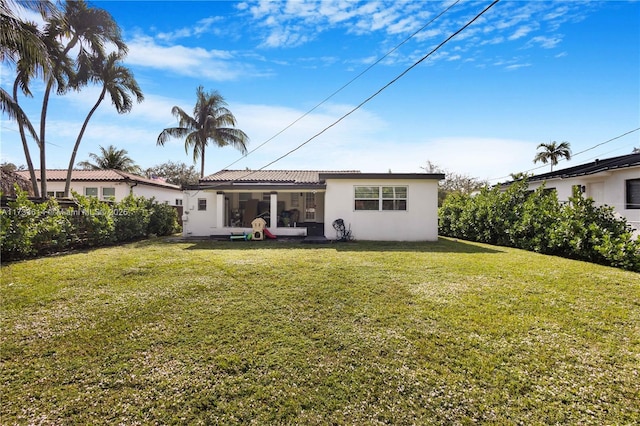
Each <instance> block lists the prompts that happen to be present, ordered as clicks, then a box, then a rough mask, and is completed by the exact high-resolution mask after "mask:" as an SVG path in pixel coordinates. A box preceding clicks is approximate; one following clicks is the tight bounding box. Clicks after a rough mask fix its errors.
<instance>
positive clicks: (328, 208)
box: [182, 170, 444, 241]
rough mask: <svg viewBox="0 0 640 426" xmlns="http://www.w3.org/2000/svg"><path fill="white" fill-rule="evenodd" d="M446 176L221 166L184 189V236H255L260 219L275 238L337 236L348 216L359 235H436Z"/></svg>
mask: <svg viewBox="0 0 640 426" xmlns="http://www.w3.org/2000/svg"><path fill="white" fill-rule="evenodd" d="M441 179H444V175H443V174H426V173H360V172H357V171H341V172H330V171H308V170H259V171H250V170H221V171H219V172H217V173H214V174H212V175H210V176H207V177H205V178H204V179H201V180H200V183H199V184H198V185H196V186H193V187H189V188H186V190H185V191H184V201H183V208H184V214H183V216H182V221H183V233H184V236H185V237H195V236H207V237H210V236H229V235H231V234H232V233H242V232H244V233H247V234H249V233H251V232H252V227H251V222H252V221H253V220H254V219H255V218H256V217H263V218H265V219H266V220H267V230H268V231H269V232H270V233H271V234H273V235H275V236H281V237H285V236H290V237H308V236H317V237H326V238H327V239H336V238H337V233H336V230H335V229H334V227H333V223H334V221H336V220H337V219H342V220H343V221H344V224H345V226H346V227H347V229H350V230H351V233H352V236H353V238H355V239H358V240H388V241H435V240H437V239H438V182H439V181H440V180H441Z"/></svg>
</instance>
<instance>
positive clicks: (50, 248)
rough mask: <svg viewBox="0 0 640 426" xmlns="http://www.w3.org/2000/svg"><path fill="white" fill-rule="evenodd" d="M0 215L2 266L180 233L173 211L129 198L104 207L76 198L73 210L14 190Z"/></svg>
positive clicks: (52, 200) (151, 202) (147, 200)
mask: <svg viewBox="0 0 640 426" xmlns="http://www.w3.org/2000/svg"><path fill="white" fill-rule="evenodd" d="M16 194H17V196H16V199H15V200H14V201H9V202H8V203H7V206H6V208H3V209H2V211H1V213H0V215H1V216H0V220H1V223H0V225H1V227H0V244H1V246H2V259H3V260H18V259H25V258H28V257H33V256H39V255H43V254H48V253H55V252H59V251H64V250H70V249H75V248H85V247H96V246H102V245H108V244H115V243H119V242H126V241H134V240H139V239H141V238H145V237H149V236H153V235H157V236H160V235H170V234H173V233H175V232H178V231H179V230H180V225H179V224H178V215H177V213H176V211H175V209H174V208H173V207H171V206H169V205H167V204H162V203H156V202H155V200H154V199H153V198H152V199H146V198H144V197H136V196H134V195H129V196H127V197H126V198H124V199H123V200H122V201H120V202H113V203H111V202H103V201H100V200H98V199H97V198H94V197H84V196H82V195H79V194H77V193H74V194H73V196H74V199H75V203H74V205H73V206H72V207H69V206H64V207H63V206H61V205H60V204H59V203H58V202H57V201H56V200H55V199H53V198H49V199H47V200H46V201H43V202H34V201H31V200H29V198H28V197H27V193H26V192H24V191H21V190H17V192H16Z"/></svg>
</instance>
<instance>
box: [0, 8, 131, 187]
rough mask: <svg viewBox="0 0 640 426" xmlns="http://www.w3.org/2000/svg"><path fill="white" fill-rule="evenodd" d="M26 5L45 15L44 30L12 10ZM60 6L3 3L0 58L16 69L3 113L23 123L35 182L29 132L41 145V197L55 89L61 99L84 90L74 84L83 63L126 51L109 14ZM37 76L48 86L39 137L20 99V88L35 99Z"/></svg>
mask: <svg viewBox="0 0 640 426" xmlns="http://www.w3.org/2000/svg"><path fill="white" fill-rule="evenodd" d="M25 5H26V6H27V7H29V8H31V9H34V10H39V11H40V12H41V13H42V15H43V18H44V20H45V27H44V28H43V29H42V30H39V29H38V28H37V26H36V25H35V24H33V23H27V22H24V21H23V20H21V19H19V18H17V16H18V13H17V12H14V11H13V9H14V8H19V7H21V6H25ZM61 5H62V6H61V8H60V9H57V8H55V7H54V6H52V3H51V2H35V1H26V2H22V1H20V2H17V1H6V0H1V1H0V9H1V11H2V14H3V16H2V31H1V34H2V36H1V37H0V41H1V42H2V49H1V50H0V53H1V56H2V61H3V63H4V62H5V61H7V62H9V63H13V64H15V68H16V80H15V82H14V95H13V97H12V98H10V99H8V97H7V95H8V94H7V93H6V91H4V90H2V92H1V93H0V94H1V95H2V111H3V113H6V114H7V115H8V116H9V117H10V118H13V119H16V121H17V122H18V127H19V129H20V135H21V138H22V143H23V148H24V150H25V157H26V159H27V166H28V167H29V173H30V175H31V180H32V182H35V171H34V167H33V164H32V163H31V158H30V155H29V152H28V146H27V141H26V134H25V132H24V130H25V129H26V130H27V131H28V132H29V133H30V134H31V136H32V137H33V139H34V140H35V142H36V144H37V145H38V148H39V151H40V185H41V188H40V195H41V196H44V195H45V194H46V193H47V189H46V188H47V179H46V173H47V168H46V145H47V142H46V122H47V110H48V107H49V98H50V96H51V92H52V90H54V89H55V90H56V93H57V94H59V95H62V94H64V93H66V92H67V91H68V90H69V89H70V88H72V89H76V90H77V89H79V88H80V87H81V86H82V85H74V84H73V82H77V81H79V80H78V79H77V75H78V73H79V72H80V71H81V70H82V67H83V64H88V63H90V62H91V60H92V59H91V58H101V59H104V58H105V57H106V54H105V50H106V48H107V47H109V46H113V47H114V48H115V50H117V51H118V52H119V53H124V52H126V45H125V44H124V42H123V41H122V37H121V33H120V28H119V27H118V25H117V24H116V23H115V21H114V20H113V18H112V17H111V15H110V14H109V13H108V12H106V11H105V10H102V9H98V8H94V7H89V6H88V5H87V3H86V1H84V0H77V1H67V2H64V3H61ZM36 39H37V40H38V42H36ZM72 52H73V54H74V55H75V56H73V57H72V56H70V54H71V53H72ZM34 77H37V78H41V79H43V80H44V83H45V89H44V95H43V99H42V108H41V112H40V129H39V132H35V129H34V128H33V126H32V123H31V121H30V120H29V118H28V117H27V116H26V115H25V114H24V111H22V109H21V108H20V106H19V102H18V98H17V88H18V87H19V88H20V89H21V90H22V92H23V93H24V94H25V95H27V96H31V92H30V90H29V86H30V82H31V79H33V78H34Z"/></svg>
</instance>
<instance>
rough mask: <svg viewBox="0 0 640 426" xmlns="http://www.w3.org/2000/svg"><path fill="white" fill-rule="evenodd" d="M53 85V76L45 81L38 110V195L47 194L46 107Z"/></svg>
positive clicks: (44, 195)
mask: <svg viewBox="0 0 640 426" xmlns="http://www.w3.org/2000/svg"><path fill="white" fill-rule="evenodd" d="M52 86H53V77H50V79H49V81H48V82H47V88H46V89H45V91H44V98H43V99H42V111H41V112H40V196H41V197H42V198H46V196H47V155H46V144H45V141H46V139H45V137H46V127H47V126H46V124H47V107H48V105H49V95H50V94H51V87H52Z"/></svg>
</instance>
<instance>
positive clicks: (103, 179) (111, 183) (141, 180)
mask: <svg viewBox="0 0 640 426" xmlns="http://www.w3.org/2000/svg"><path fill="white" fill-rule="evenodd" d="M18 173H19V174H20V175H21V176H23V177H25V178H26V179H29V172H28V171H20V172H18ZM36 176H37V177H38V182H40V170H36ZM66 179H67V170H47V195H49V196H51V197H56V198H62V197H63V195H64V186H65V182H66ZM71 190H72V191H75V192H77V193H78V194H81V195H86V196H91V197H98V198H99V199H101V200H109V199H112V198H113V199H115V201H120V200H122V199H123V198H125V197H126V196H127V195H129V194H133V195H136V196H142V197H145V198H152V197H153V198H155V200H156V201H157V202H158V203H165V204H169V205H171V206H180V205H182V190H181V188H180V187H179V186H177V185H171V184H169V183H166V182H164V181H161V180H156V179H148V178H145V177H142V176H137V175H134V174H131V173H125V172H122V171H120V170H74V171H73V173H72V175H71Z"/></svg>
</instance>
